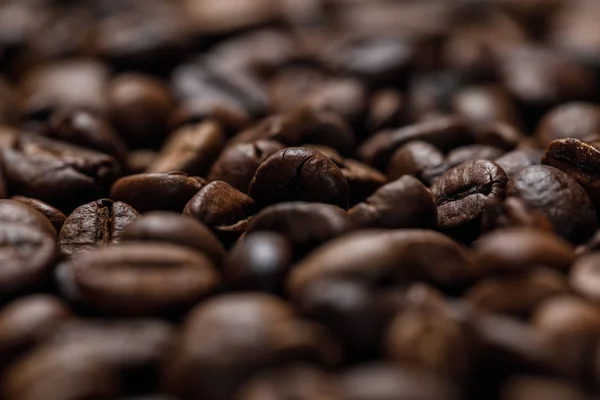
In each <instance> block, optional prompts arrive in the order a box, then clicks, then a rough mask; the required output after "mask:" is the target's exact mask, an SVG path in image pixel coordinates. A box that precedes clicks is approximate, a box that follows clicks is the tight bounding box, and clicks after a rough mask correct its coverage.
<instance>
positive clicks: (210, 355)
mask: <svg viewBox="0 0 600 400" xmlns="http://www.w3.org/2000/svg"><path fill="white" fill-rule="evenodd" d="M241 332H243V334H240V333H241ZM192 349H195V351H192ZM339 356H340V355H339V348H338V347H337V345H336V344H335V342H332V341H331V338H330V336H329V335H328V334H327V333H325V332H324V331H323V330H322V328H320V327H319V326H317V325H314V324H312V323H308V322H305V321H302V320H299V319H297V318H295V316H294V313H293V310H292V308H291V307H289V306H288V305H287V304H286V303H284V302H282V301H281V300H279V299H277V298H276V297H272V296H268V295H265V294H258V293H245V294H234V295H227V296H221V297H218V298H215V299H214V300H210V301H207V302H205V303H203V304H201V305H199V306H197V307H196V308H195V309H194V310H192V311H191V312H190V314H188V317H187V320H186V323H185V325H184V328H183V332H182V336H181V338H180V340H179V344H178V346H177V347H176V349H175V351H174V353H173V357H172V359H171V361H170V363H169V364H168V366H167V371H166V374H165V382H166V387H167V388H168V389H169V393H173V394H174V395H176V396H177V397H178V398H182V399H192V398H197V397H198V396H201V397H202V398H204V399H207V400H213V399H214V400H217V399H226V398H232V396H233V394H234V393H235V391H236V390H237V389H238V388H239V386H240V384H241V383H242V382H243V381H244V380H245V379H246V378H248V377H249V376H250V375H251V374H254V373H256V372H257V371H259V370H260V369H261V368H266V367H273V366H277V365H280V364H281V363H285V362H289V361H296V360H298V361H302V360H307V361H310V360H313V361H320V362H325V363H327V364H331V363H335V362H337V361H338V359H339ZM200 372H201V373H200ZM199 373H200V374H199Z"/></svg>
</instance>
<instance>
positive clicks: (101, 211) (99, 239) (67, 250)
mask: <svg viewBox="0 0 600 400" xmlns="http://www.w3.org/2000/svg"><path fill="white" fill-rule="evenodd" d="M139 216H140V214H139V213H138V212H137V211H136V210H134V209H133V208H132V207H131V206H129V205H127V204H125V203H123V202H120V201H117V202H113V201H112V200H109V199H101V200H96V201H93V202H91V203H88V204H84V205H82V206H80V207H77V208H76V209H75V211H73V212H72V213H71V215H69V217H68V218H67V219H66V220H65V223H64V224H63V226H62V229H61V230H60V234H59V235H58V244H59V246H60V251H61V253H62V254H63V255H64V256H66V257H73V256H75V255H77V254H79V253H82V252H86V251H89V250H91V249H93V248H95V247H97V246H102V245H107V244H109V243H113V244H114V243H119V242H120V241H121V236H122V235H123V231H124V229H125V228H126V227H127V225H129V224H130V223H131V222H132V221H134V220H135V219H136V218H138V217H139Z"/></svg>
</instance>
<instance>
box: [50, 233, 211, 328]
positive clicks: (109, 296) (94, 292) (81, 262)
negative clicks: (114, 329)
mask: <svg viewBox="0 0 600 400" xmlns="http://www.w3.org/2000/svg"><path fill="white" fill-rule="evenodd" d="M57 279H58V283H59V285H60V288H61V292H62V293H63V295H65V296H67V297H68V298H69V299H71V300H72V301H76V302H79V303H82V304H83V305H85V306H88V307H90V308H92V309H95V310H98V311H100V312H104V313H110V314H117V315H130V316H140V315H161V314H165V313H168V312H174V311H175V312H177V311H182V310H185V309H187V308H188V307H190V306H191V305H193V304H194V303H196V302H197V301H199V300H200V299H202V298H204V297H206V296H207V295H209V294H210V293H211V292H212V291H214V290H215V288H216V286H217V285H218V283H219V277H218V274H217V273H216V272H215V270H214V266H213V264H212V262H211V261H210V260H209V259H208V258H207V257H205V256H204V255H202V254H201V253H198V252H195V251H192V250H190V249H188V248H185V247H180V246H175V245H171V244H151V243H123V244H121V245H119V246H106V247H102V248H97V249H94V250H90V251H88V252H85V253H80V254H79V255H77V256H76V257H74V258H72V259H71V260H70V261H69V262H68V263H64V264H62V265H61V266H60V267H59V269H58V270H57Z"/></svg>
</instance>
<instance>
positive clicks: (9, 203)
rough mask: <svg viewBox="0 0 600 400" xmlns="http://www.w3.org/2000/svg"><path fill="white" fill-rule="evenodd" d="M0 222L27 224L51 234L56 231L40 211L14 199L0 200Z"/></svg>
mask: <svg viewBox="0 0 600 400" xmlns="http://www.w3.org/2000/svg"><path fill="white" fill-rule="evenodd" d="M0 222H2V223H4V224H19V225H24V226H29V227H32V228H34V229H36V230H40V231H43V232H46V233H47V234H49V235H52V236H56V233H57V232H56V229H55V228H54V226H52V224H51V223H50V221H49V220H48V219H47V218H46V217H45V216H44V215H43V214H42V213H41V212H39V211H37V210H36V209H34V208H33V207H31V206H29V205H27V204H24V203H21V202H18V201H15V200H4V199H2V200H0Z"/></svg>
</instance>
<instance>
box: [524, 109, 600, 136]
mask: <svg viewBox="0 0 600 400" xmlns="http://www.w3.org/2000/svg"><path fill="white" fill-rule="evenodd" d="M598 131H600V107H598V106H597V105H595V104H592V103H584V102H571V103H565V104H561V105H560V106H557V107H555V108H553V109H552V110H551V111H549V112H548V113H547V114H545V115H544V117H543V118H542V120H541V121H540V123H539V125H538V127H537V129H536V137H537V139H538V140H539V142H540V144H541V145H542V146H547V145H548V144H549V143H550V142H551V141H553V140H556V139H562V138H574V139H580V140H585V139H586V138H587V137H589V136H591V135H593V134H596V133H598Z"/></svg>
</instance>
